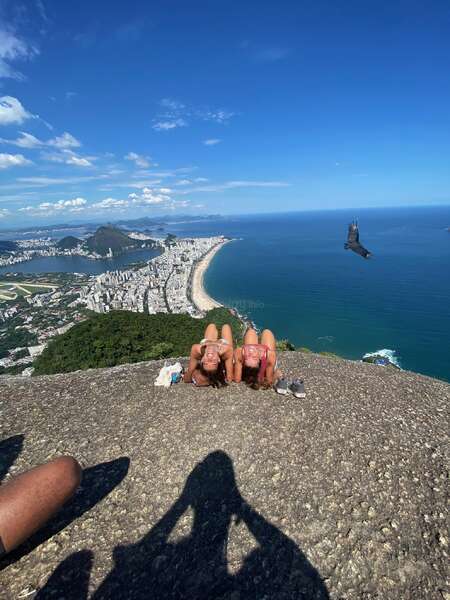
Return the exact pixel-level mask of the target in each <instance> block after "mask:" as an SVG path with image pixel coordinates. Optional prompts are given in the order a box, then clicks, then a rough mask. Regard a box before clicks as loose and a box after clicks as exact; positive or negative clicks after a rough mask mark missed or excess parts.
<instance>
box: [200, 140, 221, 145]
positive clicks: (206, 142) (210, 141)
mask: <svg viewBox="0 0 450 600" xmlns="http://www.w3.org/2000/svg"><path fill="white" fill-rule="evenodd" d="M221 141H222V140H219V139H218V138H211V139H209V140H203V143H204V144H205V146H215V145H216V144H220V142H221Z"/></svg>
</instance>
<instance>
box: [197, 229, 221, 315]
mask: <svg viewBox="0 0 450 600" xmlns="http://www.w3.org/2000/svg"><path fill="white" fill-rule="evenodd" d="M229 241H230V240H225V241H224V242H222V243H220V244H217V245H216V246H214V248H211V250H210V251H209V252H208V253H207V254H205V256H204V257H203V258H202V260H201V261H199V262H198V263H197V265H196V267H195V269H194V275H193V277H192V290H191V294H192V302H193V304H194V305H195V306H196V307H197V309H198V310H200V311H202V312H206V311H208V310H211V309H213V308H218V307H220V306H222V304H220V303H219V302H217V301H216V300H214V299H213V298H211V296H208V294H207V293H206V290H205V288H204V285H203V284H204V282H203V279H204V275H205V273H206V271H207V269H208V267H209V265H210V263H211V261H212V259H213V258H214V256H215V254H216V252H218V251H219V250H220V249H221V248H222V247H223V246H224V245H225V244H227V243H228V242H229Z"/></svg>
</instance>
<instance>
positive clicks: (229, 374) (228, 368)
mask: <svg viewBox="0 0 450 600" xmlns="http://www.w3.org/2000/svg"><path fill="white" fill-rule="evenodd" d="M223 359H224V363H225V376H226V380H227V383H230V382H231V381H233V378H234V369H233V349H232V348H229V349H228V350H227V352H226V353H225V354H224V357H223Z"/></svg>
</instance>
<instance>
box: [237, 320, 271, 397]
mask: <svg viewBox="0 0 450 600" xmlns="http://www.w3.org/2000/svg"><path fill="white" fill-rule="evenodd" d="M280 377H281V372H280V371H279V370H278V369H277V353H276V342H275V336H274V335H273V333H272V332H271V331H270V329H264V331H263V332H262V333H261V338H260V341H258V334H257V333H256V331H255V330H254V329H252V328H249V329H247V331H246V332H245V336H244V345H243V346H242V348H236V350H235V351H234V381H235V382H236V383H240V382H241V381H243V382H244V383H246V384H247V385H249V386H250V387H251V388H253V389H254V390H259V389H261V388H262V389H268V388H270V387H272V385H273V384H274V382H275V381H276V380H277V379H279V378H280Z"/></svg>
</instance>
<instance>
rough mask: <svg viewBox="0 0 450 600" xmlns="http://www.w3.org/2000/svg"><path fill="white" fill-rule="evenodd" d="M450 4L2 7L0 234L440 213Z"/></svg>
mask: <svg viewBox="0 0 450 600" xmlns="http://www.w3.org/2000/svg"><path fill="white" fill-rule="evenodd" d="M449 64H450V4H449V3H448V1H447V0H442V1H436V0H429V1H427V2H426V1H425V0H424V1H417V0H404V1H403V0H390V1H389V2H384V1H380V0H378V1H373V2H372V1H370V0H365V1H364V2H361V1H360V0H355V1H351V0H346V1H344V0H342V1H340V0H332V1H329V2H325V1H322V0H316V1H314V2H311V1H308V2H306V1H302V0H296V1H292V2H289V1H283V0H279V1H278V2H265V1H264V0H259V1H257V2H254V1H252V0H247V1H245V2H242V1H240V2H238V1H236V2H235V1H229V2H218V1H216V0H204V1H191V2H189V1H187V0H178V1H172V0H161V1H156V0H154V1H152V2H149V1H144V0H141V1H136V0H128V2H126V3H124V2H111V1H110V0H108V1H104V0H96V1H95V2H92V1H89V2H88V1H87V0H80V1H79V2H61V1H60V0H24V1H23V2H21V1H20V0H12V1H10V0H0V227H2V228H4V227H8V226H10V225H20V224H29V223H56V222H71V221H99V220H114V219H116V218H117V219H121V218H123V217H124V216H130V217H136V216H147V215H158V214H168V213H177V214H188V213H191V214H198V213H223V214H226V213H231V214H237V213H252V212H272V211H284V210H285V211H288V210H312V209H327V208H344V207H371V206H402V205H416V204H430V205H431V204H450V69H449Z"/></svg>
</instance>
